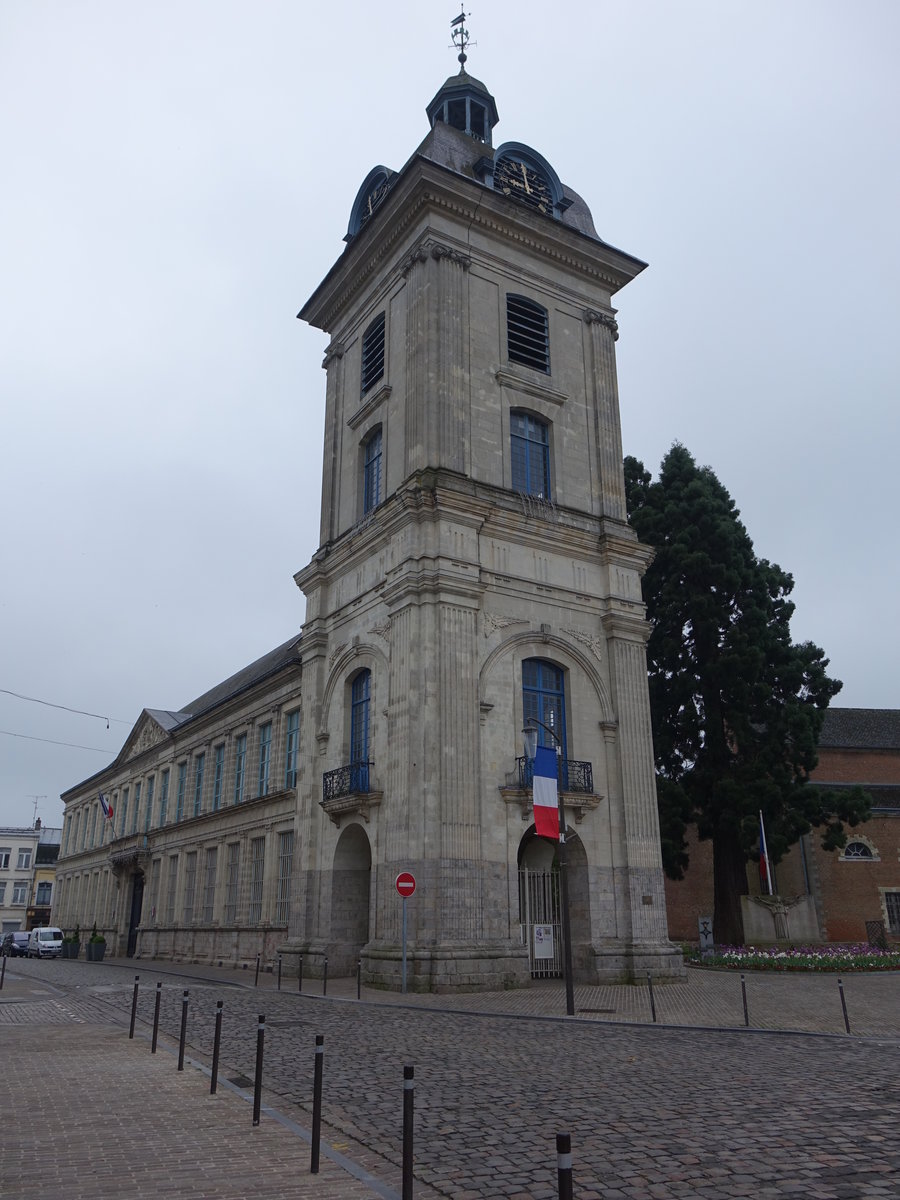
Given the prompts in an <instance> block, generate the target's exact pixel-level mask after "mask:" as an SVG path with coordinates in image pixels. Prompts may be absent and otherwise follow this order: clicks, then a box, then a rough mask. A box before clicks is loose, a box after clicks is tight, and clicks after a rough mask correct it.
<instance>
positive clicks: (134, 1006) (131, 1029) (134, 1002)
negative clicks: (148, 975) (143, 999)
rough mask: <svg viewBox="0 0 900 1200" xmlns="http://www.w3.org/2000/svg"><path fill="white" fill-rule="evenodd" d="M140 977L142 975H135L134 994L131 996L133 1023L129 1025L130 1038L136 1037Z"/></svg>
mask: <svg viewBox="0 0 900 1200" xmlns="http://www.w3.org/2000/svg"><path fill="white" fill-rule="evenodd" d="M139 979H140V975H135V977H134V995H133V996H132V997H131V1025H130V1026H129V1029H128V1036H129V1037H130V1038H133V1037H134V1022H135V1018H136V1017H137V998H138V980H139Z"/></svg>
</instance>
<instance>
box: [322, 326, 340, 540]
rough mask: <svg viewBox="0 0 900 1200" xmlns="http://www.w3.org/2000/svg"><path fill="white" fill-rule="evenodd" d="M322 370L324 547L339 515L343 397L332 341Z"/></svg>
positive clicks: (337, 345) (337, 351)
mask: <svg viewBox="0 0 900 1200" xmlns="http://www.w3.org/2000/svg"><path fill="white" fill-rule="evenodd" d="M322 367H323V368H324V370H325V371H326V372H327V376H326V384H325V448H324V454H323V456H322V513H321V518H320V522H321V523H320V529H319V545H320V546H324V545H325V544H326V543H327V542H330V541H331V540H332V539H333V538H335V537H337V532H338V518H339V515H340V485H341V480H340V462H341V438H342V434H343V429H344V422H343V419H342V416H341V414H340V412H339V408H340V405H339V403H338V401H339V398H340V397H341V396H343V394H344V347H343V346H342V345H341V344H340V343H339V342H332V343H331V345H330V346H329V347H328V349H327V351H326V352H325V359H324V361H323V363H322Z"/></svg>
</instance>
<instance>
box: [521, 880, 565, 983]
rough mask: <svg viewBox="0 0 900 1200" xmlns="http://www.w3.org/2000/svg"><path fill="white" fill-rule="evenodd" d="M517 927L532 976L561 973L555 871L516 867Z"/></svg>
mask: <svg viewBox="0 0 900 1200" xmlns="http://www.w3.org/2000/svg"><path fill="white" fill-rule="evenodd" d="M519 928H520V930H521V933H522V941H523V943H524V944H525V945H526V946H527V947H528V963H529V966H530V968H531V977H532V979H552V978H558V977H559V976H561V975H562V933H561V930H560V915H559V871H554V870H549V871H547V870H534V869H532V868H529V867H520V868H519Z"/></svg>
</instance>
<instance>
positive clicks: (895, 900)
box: [884, 892, 900, 934]
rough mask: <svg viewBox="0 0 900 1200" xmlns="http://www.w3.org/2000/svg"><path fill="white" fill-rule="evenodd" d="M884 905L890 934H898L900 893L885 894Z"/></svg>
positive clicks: (899, 927)
mask: <svg viewBox="0 0 900 1200" xmlns="http://www.w3.org/2000/svg"><path fill="white" fill-rule="evenodd" d="M884 905H885V908H886V909H887V918H888V926H889V927H890V931H891V933H897V934H900V892H885V893H884Z"/></svg>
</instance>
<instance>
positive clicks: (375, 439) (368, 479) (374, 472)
mask: <svg viewBox="0 0 900 1200" xmlns="http://www.w3.org/2000/svg"><path fill="white" fill-rule="evenodd" d="M381 445H382V443H381V426H380V425H379V426H378V428H377V429H375V430H374V431H373V432H372V433H370V434H369V436H368V438H367V439H366V441H365V444H364V446H363V513H364V514H365V513H369V512H371V511H372V510H373V509H374V508H377V507H378V505H379V504H380V503H381Z"/></svg>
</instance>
